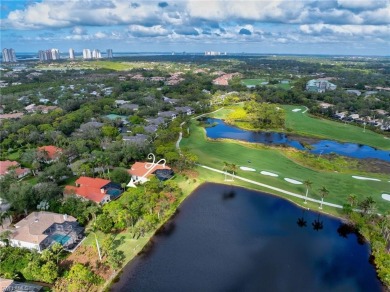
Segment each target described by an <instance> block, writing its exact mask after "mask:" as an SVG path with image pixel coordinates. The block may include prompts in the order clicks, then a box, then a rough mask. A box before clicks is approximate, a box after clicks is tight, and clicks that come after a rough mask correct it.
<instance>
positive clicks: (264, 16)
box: [0, 0, 390, 55]
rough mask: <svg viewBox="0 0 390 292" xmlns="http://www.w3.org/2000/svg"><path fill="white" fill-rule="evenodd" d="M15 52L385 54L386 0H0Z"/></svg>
mask: <svg viewBox="0 0 390 292" xmlns="http://www.w3.org/2000/svg"><path fill="white" fill-rule="evenodd" d="M0 11H1V47H2V48H11V47H12V48H14V49H15V50H16V51H17V52H34V51H38V50H40V49H48V48H58V49H60V51H63V52H65V51H68V49H69V48H71V47H72V48H74V49H75V50H76V51H81V50H82V49H83V48H90V49H94V48H96V49H100V50H102V51H104V50H105V49H107V48H112V49H113V50H114V51H117V52H119V51H121V52H141V51H149V52H157V51H166V52H170V51H175V52H183V51H186V52H202V51H209V50H214V51H222V52H225V51H226V52H228V53H229V52H232V53H233V52H247V53H271V54H272V53H278V54H283V53H287V54H288V53H290V54H297V53H298V54H356V55H390V0H376V1H371V0H364V1H361V0H303V1H302V0H273V1H271V0H264V1H263V0H258V1H241V0H235V1H225V0H207V1H206V0H197V1H193V0H176V1H145V0H94V1H91V0H66V1H63V0H41V1H32V0H27V1H26V0H20V1H18V0H12V1H7V0H2V1H1V10H0Z"/></svg>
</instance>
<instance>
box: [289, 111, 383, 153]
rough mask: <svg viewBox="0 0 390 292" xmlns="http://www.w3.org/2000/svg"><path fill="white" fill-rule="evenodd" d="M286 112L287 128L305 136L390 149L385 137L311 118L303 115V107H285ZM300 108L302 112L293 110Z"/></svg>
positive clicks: (354, 127) (355, 127) (352, 126)
mask: <svg viewBox="0 0 390 292" xmlns="http://www.w3.org/2000/svg"><path fill="white" fill-rule="evenodd" d="M283 108H284V109H285V110H286V127H287V128H289V129H292V130H293V132H295V133H298V134H301V135H304V136H316V137H320V138H323V139H330V140H338V141H343V142H353V143H357V144H363V145H369V146H372V147H376V148H380V149H385V150H387V149H390V140H388V139H385V136H383V135H380V134H378V133H375V132H372V131H370V130H367V129H366V131H365V132H363V129H362V128H361V127H357V126H354V125H349V124H344V123H339V122H336V121H331V120H326V119H320V118H314V117H311V116H310V114H309V112H306V113H303V112H304V111H305V110H306V108H305V107H303V106H291V105H284V106H283ZM298 108H300V109H301V111H297V112H293V111H292V110H294V109H298Z"/></svg>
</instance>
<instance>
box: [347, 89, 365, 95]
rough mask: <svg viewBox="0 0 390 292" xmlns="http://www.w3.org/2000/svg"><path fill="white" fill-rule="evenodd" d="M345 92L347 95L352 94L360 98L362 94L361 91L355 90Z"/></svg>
mask: <svg viewBox="0 0 390 292" xmlns="http://www.w3.org/2000/svg"><path fill="white" fill-rule="evenodd" d="M346 91H347V93H348V94H354V95H356V96H360V95H361V94H362V93H361V91H359V90H355V89H347V90H346Z"/></svg>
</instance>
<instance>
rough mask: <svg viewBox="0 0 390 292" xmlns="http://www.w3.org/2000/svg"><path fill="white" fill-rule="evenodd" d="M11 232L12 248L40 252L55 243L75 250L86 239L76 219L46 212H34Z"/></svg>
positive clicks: (82, 228)
mask: <svg viewBox="0 0 390 292" xmlns="http://www.w3.org/2000/svg"><path fill="white" fill-rule="evenodd" d="M9 230H10V231H11V232H12V234H11V235H10V239H9V242H10V245H11V246H13V247H21V248H28V249H31V250H37V251H38V252H41V251H43V250H44V249H46V248H48V247H50V246H51V245H52V244H54V243H55V242H58V243H60V244H61V245H62V246H63V247H64V248H65V249H67V250H73V249H74V248H75V247H76V246H77V245H78V243H80V241H81V239H82V238H83V237H84V227H81V226H80V225H79V224H78V222H77V220H76V218H74V217H72V216H69V215H66V214H57V213H52V212H44V211H41V212H32V213H31V214H29V215H28V216H27V217H26V218H24V219H22V220H20V221H19V222H17V223H16V224H15V228H13V229H9Z"/></svg>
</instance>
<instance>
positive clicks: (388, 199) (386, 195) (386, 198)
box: [382, 194, 390, 201]
mask: <svg viewBox="0 0 390 292" xmlns="http://www.w3.org/2000/svg"><path fill="white" fill-rule="evenodd" d="M382 199H383V200H386V201H390V195H389V194H382Z"/></svg>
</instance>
